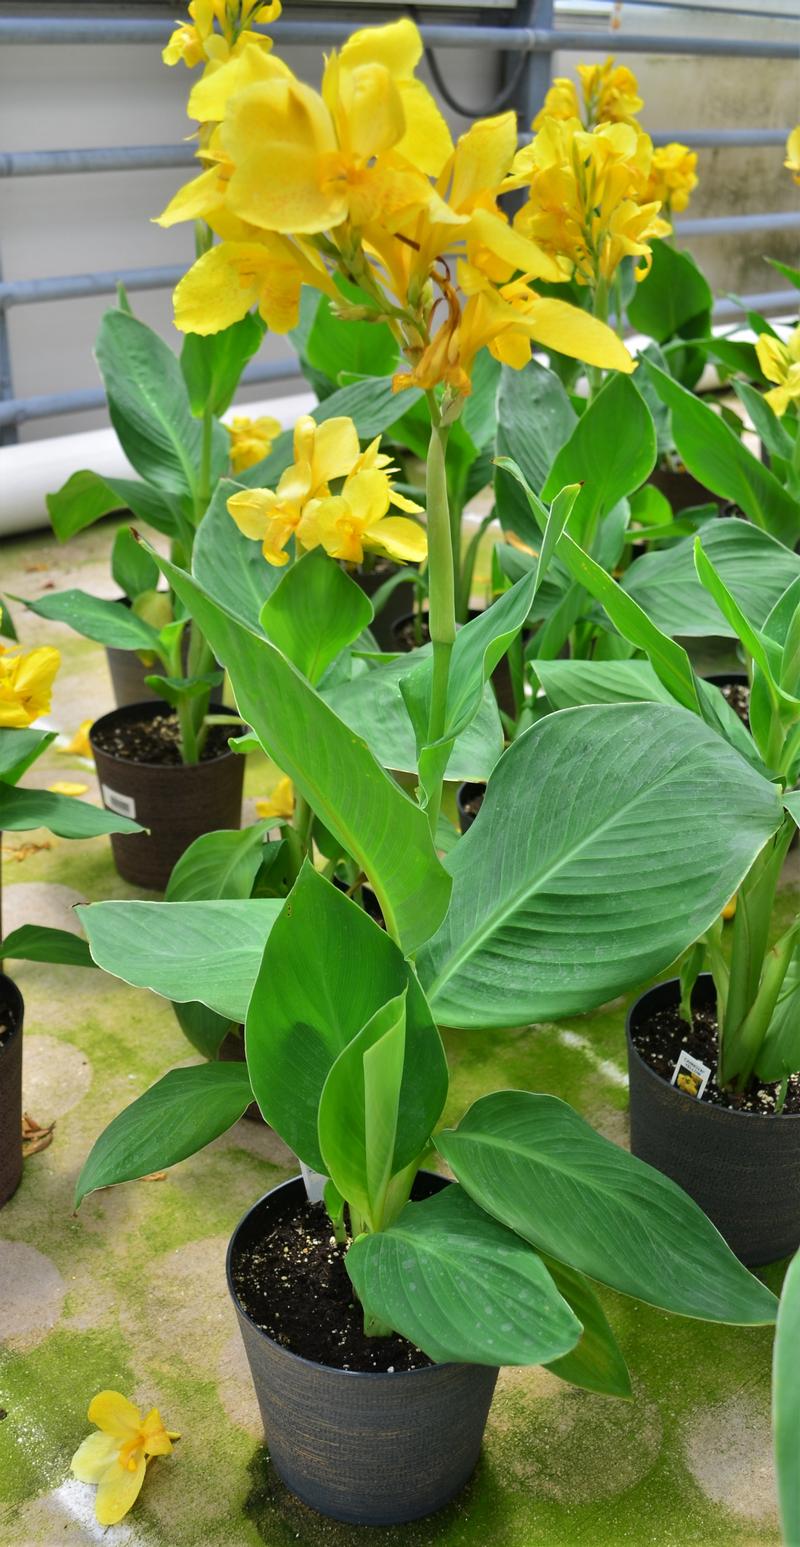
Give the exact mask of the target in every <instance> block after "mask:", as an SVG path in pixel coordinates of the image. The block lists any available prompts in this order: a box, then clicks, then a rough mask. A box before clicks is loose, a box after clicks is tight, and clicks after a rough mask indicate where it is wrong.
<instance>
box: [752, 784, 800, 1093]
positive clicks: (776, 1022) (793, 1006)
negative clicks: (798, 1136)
mask: <svg viewBox="0 0 800 1547" xmlns="http://www.w3.org/2000/svg"><path fill="white" fill-rule="evenodd" d="M794 794H795V796H798V795H800V792H798V791H795V792H794ZM784 805H785V806H786V807H787V810H790V809H791V808H790V807H789V805H788V800H787V797H786V796H784ZM796 810H797V802H795V811H796ZM795 811H792V816H793V817H794V820H795V821H797V820H798V817H797V816H796V815H795ZM798 1069H800V952H795V955H794V956H793V957H792V960H791V961H790V963H789V967H788V969H787V972H786V977H785V978H784V980H783V983H782V985H781V991H780V996H779V999H778V1003H777V1005H776V1006H775V1010H774V1012H773V1015H772V1019H771V1021H770V1023H769V1026H768V1027H767V1031H766V1035H765V1037H764V1040H763V1042H762V1044H761V1047H760V1048H759V1050H758V1057H757V1059H756V1064H755V1072H756V1074H757V1075H758V1078H759V1079H760V1080H764V1081H766V1082H771V1081H773V1080H775V1081H777V1080H784V1079H787V1078H788V1077H790V1076H791V1075H793V1074H796V1073H797V1070H798Z"/></svg>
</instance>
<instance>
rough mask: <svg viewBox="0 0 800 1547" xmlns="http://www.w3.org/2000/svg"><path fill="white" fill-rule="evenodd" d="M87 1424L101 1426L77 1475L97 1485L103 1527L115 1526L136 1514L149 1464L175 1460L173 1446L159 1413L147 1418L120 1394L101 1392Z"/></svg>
mask: <svg viewBox="0 0 800 1547" xmlns="http://www.w3.org/2000/svg"><path fill="white" fill-rule="evenodd" d="M86 1416H87V1418H88V1419H89V1422H90V1423H93V1424H94V1425H95V1426H96V1432H95V1433H94V1434H89V1435H87V1437H86V1439H85V1440H84V1441H83V1442H82V1444H80V1445H79V1446H78V1449H77V1450H76V1452H75V1454H74V1456H73V1457H72V1473H73V1476H74V1477H77V1479H78V1481H79V1482H82V1483H95V1484H96V1485H97V1493H96V1495H95V1515H96V1516H97V1519H98V1521H99V1523H100V1525H101V1526H115V1525H118V1523H119V1521H120V1520H123V1519H124V1517H125V1516H126V1515H127V1513H128V1511H129V1510H130V1509H132V1508H133V1506H134V1504H135V1503H136V1500H137V1499H138V1497H139V1494H140V1493H141V1491H142V1486H143V1484H144V1479H145V1472H146V1471H147V1463H148V1461H151V1460H152V1459H153V1457H154V1456H169V1455H170V1454H171V1453H172V1442H173V1440H178V1439H180V1435H179V1434H174V1433H172V1432H171V1431H170V1430H168V1429H165V1428H164V1425H163V1423H162V1421H161V1415H160V1413H159V1411H158V1408H157V1407H153V1408H151V1409H150V1412H149V1413H148V1414H147V1416H146V1417H145V1418H143V1417H142V1415H141V1413H140V1411H139V1409H138V1407H134V1404H133V1403H132V1402H129V1401H128V1399H127V1397H124V1396H123V1395H122V1393H121V1392H119V1391H100V1392H98V1394H97V1396H96V1397H93V1398H92V1400H91V1402H90V1403H89V1411H88V1413H87V1415H86Z"/></svg>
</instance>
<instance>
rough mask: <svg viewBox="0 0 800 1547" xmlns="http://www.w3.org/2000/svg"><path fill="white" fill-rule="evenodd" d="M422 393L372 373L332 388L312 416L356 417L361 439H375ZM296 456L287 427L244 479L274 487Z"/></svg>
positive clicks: (321, 420)
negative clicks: (398, 387) (398, 390)
mask: <svg viewBox="0 0 800 1547" xmlns="http://www.w3.org/2000/svg"><path fill="white" fill-rule="evenodd" d="M421 397H422V394H421V392H419V391H418V390H417V388H416V387H414V388H412V389H411V390H409V391H405V392H402V393H400V394H398V393H396V392H394V391H393V390H392V382H391V378H390V377H388V376H382V377H377V378H376V377H373V376H368V377H365V379H364V380H363V381H356V382H354V383H353V384H352V386H349V387H342V388H341V389H340V390H339V391H338V392H332V393H331V394H330V397H326V398H325V400H324V402H322V403H318V404H317V406H316V408H312V410H311V417H312V419H315V420H316V422H317V424H323V423H324V422H325V420H326V419H339V418H344V419H352V420H353V423H354V424H355V427H356V429H357V430H358V436H359V440H372V439H373V438H374V437H375V436H376V435H381V434H382V433H383V431H384V430H388V429H389V427H390V425H393V424H394V423H395V422H396V421H397V420H398V419H399V418H400V417H401V416H402V415H403V414H404V413H406V412H407V410H408V409H409V408H412V407H413V405H414V404H415V403H417V402H419V400H420V398H421ZM292 459H293V446H292V434H291V431H290V430H286V431H284V433H283V435H279V436H278V438H277V440H276V441H275V443H274V445H273V447H272V451H271V452H270V454H269V456H268V457H265V458H264V460H263V462H257V463H256V465H255V466H254V467H248V468H247V471H246V472H244V473H242V474H241V475H240V481H241V483H243V484H246V485H247V486H248V488H251V489H262V488H266V489H272V488H274V487H275V485H276V483H277V481H278V479H279V478H280V476H281V473H282V472H284V470H285V469H286V468H287V467H289V465H290V463H291V462H292Z"/></svg>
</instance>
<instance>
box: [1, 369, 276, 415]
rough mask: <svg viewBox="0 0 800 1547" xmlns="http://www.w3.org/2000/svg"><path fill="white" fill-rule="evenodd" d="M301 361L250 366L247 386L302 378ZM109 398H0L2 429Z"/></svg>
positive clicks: (100, 394) (93, 392) (91, 390)
mask: <svg viewBox="0 0 800 1547" xmlns="http://www.w3.org/2000/svg"><path fill="white" fill-rule="evenodd" d="M301 375H302V371H301V369H300V361H299V360H292V359H289V360H267V361H265V362H264V363H263V364H262V365H248V366H246V368H245V370H244V371H243V373H242V381H243V382H244V383H245V385H247V386H252V385H253V384H258V383H259V382H275V381H292V380H294V379H295V378H296V377H298V376H301ZM105 402H106V395H105V392H104V391H103V389H102V387H88V388H86V389H85V390H84V391H81V392H49V393H47V394H45V395H43V396H41V397H19V398H7V399H5V401H4V400H3V399H2V398H0V428H8V427H13V426H15V425H18V424H24V423H25V422H26V420H28V419H49V418H51V417H53V418H55V417H56V416H57V415H59V414H79V413H87V412H88V411H89V410H90V409H92V408H104V407H105Z"/></svg>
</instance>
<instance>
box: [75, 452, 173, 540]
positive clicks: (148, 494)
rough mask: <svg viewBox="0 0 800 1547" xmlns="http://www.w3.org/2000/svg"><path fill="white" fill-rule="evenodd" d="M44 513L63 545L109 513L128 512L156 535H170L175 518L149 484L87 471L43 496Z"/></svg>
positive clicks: (84, 470)
mask: <svg viewBox="0 0 800 1547" xmlns="http://www.w3.org/2000/svg"><path fill="white" fill-rule="evenodd" d="M45 503H46V505H47V512H48V515H49V517H50V520H51V522H52V525H53V531H54V532H55V534H56V537H57V538H58V540H59V542H62V543H63V542H66V541H67V539H68V538H70V537H74V536H75V533H76V532H82V531H83V529H84V527H87V526H92V525H93V523H94V522H95V521H99V519H100V517H101V516H107V515H109V514H110V512H111V511H112V510H131V511H132V512H133V514H134V516H136V517H137V518H138V520H139V521H145V522H146V523H147V525H148V526H152V527H154V528H155V530H156V531H157V532H164V533H165V534H166V536H168V537H169V536H171V535H172V534H173V533H174V531H175V516H174V513H173V511H172V508H171V506H170V504H169V502H168V500H167V499H166V498H165V497H164V496H163V495H162V494H160V493H159V491H158V490H157V489H153V488H152V487H151V486H150V485H149V484H146V483H137V482H136V480H135V479H133V478H101V476H100V474H99V473H92V472H90V471H89V469H88V468H82V469H81V470H80V472H77V473H73V474H72V476H71V478H68V479H67V482H66V483H65V484H64V485H63V487H62V488H60V489H58V490H57V491H56V493H55V494H48V495H46V496H45Z"/></svg>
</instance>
